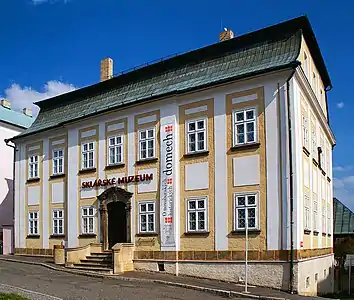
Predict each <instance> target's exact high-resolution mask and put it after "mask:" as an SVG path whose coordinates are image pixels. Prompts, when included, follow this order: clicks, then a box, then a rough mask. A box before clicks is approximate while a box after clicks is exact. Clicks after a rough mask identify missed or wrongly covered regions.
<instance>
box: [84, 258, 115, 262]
mask: <svg viewBox="0 0 354 300" xmlns="http://www.w3.org/2000/svg"><path fill="white" fill-rule="evenodd" d="M112 261H113V260H112V258H111V257H110V258H101V257H86V258H85V259H81V262H92V263H96V262H97V263H112Z"/></svg>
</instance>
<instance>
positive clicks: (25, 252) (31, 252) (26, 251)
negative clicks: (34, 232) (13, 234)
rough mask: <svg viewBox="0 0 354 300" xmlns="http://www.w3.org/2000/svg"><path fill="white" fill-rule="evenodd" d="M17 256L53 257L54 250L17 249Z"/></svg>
mask: <svg viewBox="0 0 354 300" xmlns="http://www.w3.org/2000/svg"><path fill="white" fill-rule="evenodd" d="M14 254H15V255H34V256H53V249H36V248H15V252H14Z"/></svg>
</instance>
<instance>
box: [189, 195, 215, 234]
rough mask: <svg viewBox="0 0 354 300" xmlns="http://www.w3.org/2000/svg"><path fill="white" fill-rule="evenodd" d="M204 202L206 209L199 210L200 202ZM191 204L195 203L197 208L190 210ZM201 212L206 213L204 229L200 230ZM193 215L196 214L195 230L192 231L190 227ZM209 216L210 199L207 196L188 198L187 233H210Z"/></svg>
mask: <svg viewBox="0 0 354 300" xmlns="http://www.w3.org/2000/svg"><path fill="white" fill-rule="evenodd" d="M199 201H203V202H204V207H203V208H199V207H198V202H199ZM191 202H195V208H190V206H189V204H190V203H191ZM199 212H203V213H204V229H200V226H199V221H200V220H199V214H198V213H199ZM191 213H195V229H192V228H191V227H190V215H191ZM208 219H209V216H208V197H207V196H202V197H188V198H186V232H207V231H208V226H209V222H208Z"/></svg>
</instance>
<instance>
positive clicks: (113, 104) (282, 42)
mask: <svg viewBox="0 0 354 300" xmlns="http://www.w3.org/2000/svg"><path fill="white" fill-rule="evenodd" d="M301 33H303V34H304V35H305V37H307V39H308V40H309V41H310V42H309V45H310V46H309V47H310V49H315V50H314V52H313V53H312V56H313V57H314V59H315V61H316V60H318V61H319V63H318V64H319V65H321V62H322V64H323V60H322V56H321V54H320V52H319V49H318V46H317V43H316V40H315V39H314V36H313V32H312V29H311V26H310V24H309V22H308V20H307V18H306V17H300V18H297V19H294V20H290V21H287V22H284V23H281V24H277V25H274V26H271V27H267V28H264V29H261V30H258V31H255V32H251V33H249V34H246V35H243V36H240V37H237V38H234V39H231V40H229V41H225V42H221V43H220V42H219V43H216V44H213V45H210V46H207V47H204V48H201V49H198V50H195V51H191V52H188V53H186V54H183V55H179V56H176V57H174V58H171V59H168V60H166V61H162V62H159V63H156V64H153V65H150V66H147V67H144V68H141V69H138V70H135V71H132V72H129V73H126V74H123V75H120V76H118V77H115V78H112V79H110V80H107V81H104V82H101V83H98V84H95V85H92V86H88V87H85V88H82V89H79V90H76V91H74V92H70V93H67V94H64V95H61V96H58V97H54V98H51V99H48V100H44V101H41V102H38V103H37V104H38V105H39V106H40V108H41V110H40V113H39V115H38V117H37V119H36V121H35V122H34V123H33V124H32V126H31V127H30V128H28V129H27V130H26V131H25V132H23V133H22V134H20V135H19V136H18V137H21V136H27V135H30V134H33V133H37V132H40V131H44V130H48V129H51V128H55V127H58V126H60V125H64V124H66V123H69V122H71V121H74V120H79V119H82V118H85V117H88V116H92V115H95V114H98V113H103V112H106V111H109V110H111V109H115V108H120V107H125V106H128V105H130V104H133V103H137V102H142V101H153V100H154V99H157V98H162V97H166V96H170V95H176V94H181V93H184V92H187V91H192V90H197V89H200V88H203V87H207V86H212V85H216V84H219V83H224V82H228V81H231V80H236V79H239V78H243V77H247V76H252V75H256V74H261V73H265V72H268V71H272V70H279V69H283V68H287V67H290V66H296V65H298V62H297V58H298V55H299V52H300V47H301ZM311 43H312V44H311ZM311 45H312V46H311ZM323 67H324V71H323V72H322V75H321V76H322V77H326V76H325V75H326V74H327V71H326V69H325V66H324V64H323ZM319 69H321V68H319ZM320 72H321V70H320ZM327 77H328V74H327ZM327 83H330V81H329V77H328V80H327Z"/></svg>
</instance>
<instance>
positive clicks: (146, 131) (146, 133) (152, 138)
mask: <svg viewBox="0 0 354 300" xmlns="http://www.w3.org/2000/svg"><path fill="white" fill-rule="evenodd" d="M150 130H152V131H153V136H152V137H148V131H150ZM143 132H145V138H141V133H143ZM151 140H152V141H153V155H152V156H149V155H148V154H149V151H148V142H149V141H151ZM143 144H145V147H146V148H145V151H146V157H142V155H141V152H142V147H141V146H142V145H143ZM138 148H139V149H138V150H139V156H138V157H139V160H147V159H152V158H155V157H156V128H155V127H149V128H144V129H140V130H139V131H138Z"/></svg>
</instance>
